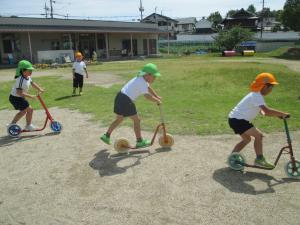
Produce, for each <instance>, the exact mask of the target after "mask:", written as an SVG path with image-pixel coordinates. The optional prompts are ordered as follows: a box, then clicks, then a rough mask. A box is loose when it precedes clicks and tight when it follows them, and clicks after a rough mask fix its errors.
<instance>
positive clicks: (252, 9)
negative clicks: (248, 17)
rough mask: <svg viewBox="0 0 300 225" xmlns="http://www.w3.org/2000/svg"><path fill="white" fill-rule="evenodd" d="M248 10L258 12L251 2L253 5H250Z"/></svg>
mask: <svg viewBox="0 0 300 225" xmlns="http://www.w3.org/2000/svg"><path fill="white" fill-rule="evenodd" d="M247 11H248V12H251V13H253V14H255V13H256V8H255V7H254V5H253V4H251V5H249V6H248V9H247Z"/></svg>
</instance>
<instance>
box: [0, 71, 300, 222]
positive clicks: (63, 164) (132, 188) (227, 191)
mask: <svg viewBox="0 0 300 225" xmlns="http://www.w3.org/2000/svg"><path fill="white" fill-rule="evenodd" d="M0 77H1V76H0ZM99 84H100V83H99ZM50 112H51V113H52V116H53V117H54V118H55V119H56V120H57V121H60V122H61V123H62V124H63V131H62V132H61V133H60V134H56V135H54V134H53V133H51V130H50V128H49V127H47V128H46V129H45V130H44V131H43V132H39V133H28V134H24V135H23V134H22V136H21V138H19V139H13V138H9V137H7V134H6V129H5V125H6V124H7V122H8V121H10V120H11V117H12V116H13V113H14V112H12V111H8V110H2V111H0V124H1V127H2V128H1V129H0V154H1V157H0V178H1V180H0V225H19V224H21V225H102V224H103V225H120V224H121V225H127V224H128V225H129V224H130V225H132V224H134V225H139V224H140V225H145V224H151V225H152V224H153V225H166V224H174V225H175V224H178V225H196V224H197V225H199V224H209V225H211V224H214V225H219V224H220V225H224V224H226V225H236V224H240V225H244V224H245V225H260V224H264V225H274V224H276V225H277V224H285V225H299V221H300V214H299V212H300V188H299V185H300V183H299V182H300V180H293V179H289V178H287V176H286V174H285V171H284V165H285V163H286V162H288V157H287V156H286V155H284V156H283V157H282V158H281V160H280V161H279V164H278V165H277V167H276V168H275V169H274V170H272V171H265V170H257V169H256V170H255V169H246V170H245V171H244V172H243V173H242V172H236V171H233V170H231V169H229V168H228V166H227V164H226V158H227V155H228V154H229V153H230V151H231V149H232V147H233V145H234V144H235V143H236V142H237V141H238V140H239V137H237V136H235V135H219V136H177V135H175V136H174V139H175V145H174V146H173V147H172V148H171V149H162V148H160V147H159V145H158V144H157V141H156V142H155V145H153V146H151V147H148V148H145V149H143V151H140V152H137V153H136V154H128V155H119V154H117V153H116V152H115V151H114V149H113V146H112V145H109V146H108V145H105V144H104V143H102V142H101V141H100V140H99V136H100V135H101V134H103V133H104V132H105V130H106V127H103V126H102V125H101V124H97V123H95V122H92V120H91V118H92V117H91V115H88V114H81V113H79V112H77V111H70V110H65V109H58V108H51V109H50ZM112 116H113V115H112ZM166 119H167V116H166ZM43 122H44V112H43V111H36V112H35V114H34V123H35V124H43ZM143 134H144V136H145V137H147V138H151V135H152V133H151V132H143ZM119 137H126V138H128V139H129V140H130V142H131V143H134V138H133V130H132V128H128V127H121V128H119V129H117V130H116V131H115V132H114V133H113V135H112V140H115V139H116V138H119ZM292 139H293V146H294V150H295V154H296V157H298V158H300V131H294V132H292ZM285 145H286V138H285V136H284V133H274V134H270V135H266V137H265V139H264V146H265V148H264V149H265V155H266V156H267V158H269V159H270V160H272V161H273V160H275V158H276V155H277V153H278V151H279V150H280V148H281V147H282V146H285ZM244 154H245V157H246V158H247V160H248V161H249V162H252V161H253V159H254V155H255V154H254V152H253V149H252V143H251V144H250V145H249V146H247V147H246V149H245V150H244Z"/></svg>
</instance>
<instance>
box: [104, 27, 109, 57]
mask: <svg viewBox="0 0 300 225" xmlns="http://www.w3.org/2000/svg"><path fill="white" fill-rule="evenodd" d="M105 46H106V58H107V59H109V49H108V48H109V46H108V33H106V34H105Z"/></svg>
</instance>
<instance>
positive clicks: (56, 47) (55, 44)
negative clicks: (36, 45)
mask: <svg viewBox="0 0 300 225" xmlns="http://www.w3.org/2000/svg"><path fill="white" fill-rule="evenodd" d="M51 50H59V41H51Z"/></svg>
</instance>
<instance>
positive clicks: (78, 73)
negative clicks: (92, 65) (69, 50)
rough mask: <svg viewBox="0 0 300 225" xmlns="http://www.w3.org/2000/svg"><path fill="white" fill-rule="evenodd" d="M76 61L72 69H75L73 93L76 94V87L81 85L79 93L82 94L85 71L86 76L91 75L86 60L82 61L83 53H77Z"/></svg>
mask: <svg viewBox="0 0 300 225" xmlns="http://www.w3.org/2000/svg"><path fill="white" fill-rule="evenodd" d="M75 58H76V60H75V62H74V63H73V67H72V71H73V93H72V95H73V96H74V95H76V89H77V88H78V87H79V95H82V87H83V77H84V73H85V74H86V78H88V77H89V75H88V72H87V69H86V65H85V62H84V61H82V58H83V57H82V54H81V53H80V52H77V53H76V54H75Z"/></svg>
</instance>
